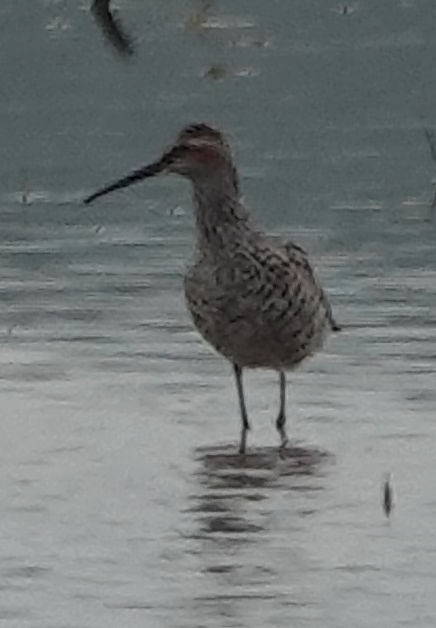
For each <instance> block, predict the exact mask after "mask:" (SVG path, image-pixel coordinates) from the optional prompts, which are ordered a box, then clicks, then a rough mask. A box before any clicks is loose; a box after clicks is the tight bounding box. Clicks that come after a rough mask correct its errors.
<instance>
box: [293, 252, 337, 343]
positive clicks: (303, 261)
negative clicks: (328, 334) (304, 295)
mask: <svg viewBox="0 0 436 628" xmlns="http://www.w3.org/2000/svg"><path fill="white" fill-rule="evenodd" d="M283 250H284V252H285V253H286V255H287V257H288V259H290V260H291V261H292V262H294V263H296V264H298V265H299V266H300V267H302V268H303V269H304V272H305V273H306V274H307V275H308V276H309V277H310V278H311V280H312V281H313V283H314V284H315V285H316V286H317V287H318V288H319V290H320V291H321V293H322V296H323V300H324V304H325V307H326V309H327V317H328V321H329V323H330V327H331V329H332V331H340V330H341V326H340V325H338V323H337V322H336V321H335V319H334V317H333V312H332V307H331V305H330V303H329V300H328V299H327V296H326V294H325V293H324V290H323V289H322V286H321V284H320V281H319V279H318V277H317V276H316V275H315V273H314V272H313V268H312V266H311V265H310V262H309V257H308V254H307V253H306V251H305V250H304V249H303V248H301V246H298V245H297V244H294V243H293V242H292V241H289V242H286V243H285V244H284V245H283Z"/></svg>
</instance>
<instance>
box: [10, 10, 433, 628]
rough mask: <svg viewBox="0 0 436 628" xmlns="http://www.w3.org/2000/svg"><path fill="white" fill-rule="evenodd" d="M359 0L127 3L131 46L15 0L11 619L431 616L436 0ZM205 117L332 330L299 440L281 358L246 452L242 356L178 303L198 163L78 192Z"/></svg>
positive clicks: (257, 394)
mask: <svg viewBox="0 0 436 628" xmlns="http://www.w3.org/2000/svg"><path fill="white" fill-rule="evenodd" d="M350 6H351V8H352V9H353V10H352V11H350V12H349V13H348V14H347V15H342V14H341V12H340V11H338V8H340V5H339V4H338V5H336V4H335V3H334V2H332V3H326V2H325V1H324V0H322V1H321V0H318V1H313V2H301V3H288V2H284V1H283V2H275V3H264V2H260V1H258V0H250V1H248V0H247V1H245V2H242V1H241V2H237V3H235V2H230V1H228V2H225V1H220V2H218V1H216V2H215V3H212V5H211V7H210V9H209V10H208V11H206V12H205V13H201V11H200V8H201V3H194V2H188V1H186V2H181V1H180V0H178V1H177V2H176V1H175V0H174V1H170V0H167V1H166V2H165V3H155V2H151V1H147V2H139V1H135V0H124V1H123V2H121V1H120V2H119V16H120V17H121V18H122V19H123V22H124V24H125V28H126V29H127V30H128V31H129V32H131V33H132V34H133V35H134V36H135V37H136V40H137V45H136V54H135V56H134V57H133V58H132V59H131V60H127V61H126V60H124V59H121V58H119V57H117V55H116V53H115V52H113V51H112V50H111V48H110V47H109V44H108V43H106V42H105V41H104V38H103V35H102V34H101V33H100V31H99V30H98V27H97V25H96V24H95V22H94V21H93V19H92V17H91V15H90V14H89V12H88V11H87V10H86V7H81V6H80V5H78V3H76V2H68V1H64V2H62V1H55V0H52V1H50V0H44V1H42V0H41V1H36V2H32V3H29V2H26V1H24V0H3V1H2V3H1V7H0V16H1V17H2V38H1V44H0V46H1V54H0V66H1V68H0V69H1V76H2V89H3V98H2V99H1V102H0V120H1V127H2V129H3V134H2V142H1V144H0V156H1V160H0V164H1V166H0V168H1V174H2V176H1V187H0V215H1V224H2V229H1V233H0V259H1V264H0V292H1V296H2V308H0V337H1V339H2V352H1V356H0V390H1V395H2V397H1V400H2V412H1V419H2V420H1V423H0V425H1V438H0V450H1V451H0V460H1V474H0V505H1V511H2V518H1V523H0V587H1V590H2V595H1V596H0V619H2V620H3V621H5V622H7V625H8V626H17V627H18V626H19V627H20V628H21V627H23V626H24V627H27V626H28V627H32V628H33V627H35V628H60V627H61V626H62V628H79V627H80V628H100V627H101V626H105V627H106V626H112V625H113V626H121V625H122V626H127V627H129V628H130V627H136V626H138V627H139V626H141V627H142V626H147V627H151V628H153V627H155V626H156V627H157V626H159V627H160V626H165V627H171V626H174V627H185V626H186V627H187V628H188V627H190V628H191V627H198V628H200V627H204V628H212V627H215V626H216V627H220V628H221V627H224V626H225V627H240V626H241V627H242V626H244V627H245V626H250V628H254V627H259V628H260V627H262V628H263V627H264V626H285V625H295V626H308V627H311V628H312V627H314V626H318V625H322V626H323V627H327V628H341V627H344V628H345V627H347V628H348V627H349V626H353V627H357V628H360V627H369V626H371V628H374V627H376V626H383V627H384V626H390V627H393V626H407V625H413V626H420V627H422V626H434V624H435V621H436V602H435V596H434V591H435V588H436V560H435V553H436V532H435V527H434V521H435V517H436V498H435V492H434V484H435V472H434V450H435V447H436V429H435V414H436V412H435V411H436V392H435V388H434V380H435V372H436V348H435V347H436V314H435V303H436V281H435V279H436V258H435V252H434V251H435V248H434V240H435V236H436V226H435V223H434V222H433V219H432V215H431V211H430V202H431V198H432V194H433V190H432V185H431V183H432V178H433V176H434V173H435V172H434V171H435V167H436V166H435V164H433V163H432V161H431V158H430V152H429V147H428V145H427V143H426V140H425V136H424V127H428V128H436V117H435V107H434V101H435V98H436V82H435V77H434V58H435V54H436V43H435V41H434V32H433V31H434V24H435V19H436V5H435V4H434V2H433V1H432V0H428V1H426V0H419V1H418V0H415V1H413V0H386V1H384V2H383V3H380V2H378V1H376V0H373V1H370V0H368V1H361V2H356V3H352V4H351V5H350ZM199 11H200V13H199ZM214 67H218V68H221V70H220V71H218V72H217V71H212V72H211V71H210V70H211V68H212V69H213V68H214ZM195 120H205V121H209V122H212V123H215V124H216V125H218V126H219V127H221V128H223V129H225V130H226V131H227V132H228V133H229V135H230V137H231V140H232V144H233V145H234V147H235V153H236V156H237V160H238V163H240V166H241V176H242V180H243V187H244V194H245V197H246V199H247V202H248V203H249V204H250V205H251V206H252V208H253V212H254V213H255V215H256V217H257V218H258V220H259V222H261V223H262V224H264V225H265V227H266V228H268V229H269V230H270V231H272V232H274V233H281V234H284V235H285V236H287V237H292V238H293V239H294V240H295V241H297V242H298V243H299V244H300V245H302V246H304V247H305V248H306V249H308V250H309V251H310V252H311V256H312V259H313V260H314V262H315V263H316V266H317V268H318V270H319V274H320V275H321V277H322V280H323V282H324V284H325V286H326V288H327V290H328V292H329V295H330V297H331V301H332V303H333V307H334V311H335V315H336V318H337V319H338V320H339V321H340V322H342V323H343V324H344V330H343V332H342V333H341V334H338V335H335V336H334V337H332V338H331V339H330V341H329V343H328V345H327V347H326V349H325V351H323V352H322V353H320V354H319V355H318V356H316V357H315V358H313V359H312V360H311V361H309V362H307V364H305V365H304V368H302V369H301V370H300V371H298V372H296V373H294V374H292V376H290V378H289V379H290V384H289V415H290V417H289V419H290V421H289V422H290V426H289V431H290V433H291V435H292V437H293V438H292V445H291V447H290V449H289V451H288V452H287V453H286V455H284V456H280V455H279V453H278V451H277V441H278V438H277V435H276V433H275V429H274V425H273V423H274V418H275V413H276V411H277V405H278V387H277V381H276V379H277V378H276V376H274V374H271V373H267V372H266V373H260V372H259V373H248V374H247V378H246V382H247V383H246V394H247V400H248V405H249V411H250V417H251V420H252V424H253V430H252V431H251V432H250V433H249V441H248V442H249V453H248V455H247V456H246V457H240V456H237V455H236V444H237V440H238V435H239V422H238V411H237V404H236V398H235V397H236V395H235V391H234V384H233V381H232V376H231V370H230V368H229V367H228V365H227V364H226V363H225V362H224V361H223V360H221V359H220V358H219V357H217V356H215V354H214V353H213V352H211V350H210V349H209V348H208V347H207V346H205V345H204V344H203V343H202V341H201V340H200V338H199V336H198V335H197V334H196V332H195V331H194V330H193V328H192V325H191V323H190V321H189V318H188V315H187V313H186V311H185V307H184V303H183V295H182V287H181V285H182V277H183V272H184V267H185V263H186V260H187V259H189V256H190V254H191V249H192V238H193V233H192V231H193V229H192V216H191V211H190V198H189V190H188V188H187V186H186V184H185V183H184V182H183V181H180V180H177V179H162V180H159V179H157V180H156V181H152V182H149V183H148V184H147V185H146V184H144V185H142V186H140V187H139V186H138V187H136V188H133V187H132V188H129V190H126V191H124V192H119V193H117V194H114V195H112V196H108V197H107V198H105V199H102V200H101V201H99V202H98V203H96V204H95V205H92V206H91V207H83V206H82V205H81V203H80V199H81V198H82V197H83V196H84V195H85V194H86V193H89V192H90V191H92V190H94V189H95V188H96V187H98V186H100V185H101V184H102V183H105V182H106V181H108V180H111V179H112V178H114V177H118V176H119V175H122V174H124V173H125V172H127V171H128V170H129V169H130V168H132V167H134V166H136V165H138V164H139V163H141V162H143V161H146V160H148V159H153V158H155V157H156V156H157V155H158V154H159V152H160V150H161V149H162V147H163V146H165V145H166V144H167V143H168V142H170V141H171V140H172V139H173V138H174V135H175V133H177V132H178V131H179V129H180V128H181V127H182V126H183V125H184V124H186V123H188V122H191V121H195ZM386 472H392V473H393V484H394V488H395V492H396V501H397V503H396V507H395V509H394V512H393V515H392V517H391V520H390V521H387V520H386V518H385V516H384V514H383V511H382V507H381V501H380V497H381V496H380V491H381V483H382V479H383V476H384V474H385V473H386Z"/></svg>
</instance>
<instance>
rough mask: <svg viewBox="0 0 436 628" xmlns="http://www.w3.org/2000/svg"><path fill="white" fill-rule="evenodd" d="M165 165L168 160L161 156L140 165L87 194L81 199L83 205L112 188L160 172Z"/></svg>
mask: <svg viewBox="0 0 436 628" xmlns="http://www.w3.org/2000/svg"><path fill="white" fill-rule="evenodd" d="M167 165H168V160H167V159H165V158H164V157H162V159H159V160H158V161H155V162H153V163H152V164H149V165H148V166H141V168H137V169H136V170H133V172H131V173H130V174H128V175H127V176H125V177H123V178H122V179H118V181H114V183H109V185H106V186H105V187H103V188H101V189H100V190H97V191H96V192H94V193H93V194H90V196H87V197H86V198H85V199H83V202H84V203H85V205H88V204H89V203H92V201H95V199H96V198H99V197H100V196H104V195H105V194H110V192H113V191H114V190H120V189H121V188H126V187H128V186H129V185H131V184H132V183H137V182H138V181H142V179H146V178H148V177H154V176H155V175H157V174H159V173H160V172H162V171H163V170H164V169H165V167H166V166H167Z"/></svg>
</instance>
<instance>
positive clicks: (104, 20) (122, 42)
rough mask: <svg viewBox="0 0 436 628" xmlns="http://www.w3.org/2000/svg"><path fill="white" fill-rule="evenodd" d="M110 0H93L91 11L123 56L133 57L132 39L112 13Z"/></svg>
mask: <svg viewBox="0 0 436 628" xmlns="http://www.w3.org/2000/svg"><path fill="white" fill-rule="evenodd" d="M109 4H110V0H93V3H92V5H91V11H92V13H93V14H94V17H95V19H96V21H97V23H98V25H99V26H100V27H101V29H102V31H103V33H104V34H105V36H106V38H107V39H108V40H109V41H110V43H111V44H112V45H113V46H114V48H115V49H116V50H117V51H118V52H119V53H120V54H122V55H126V56H129V57H130V56H131V55H132V54H133V52H134V47H133V42H132V39H131V37H129V36H128V35H127V33H126V32H125V31H124V29H123V27H122V25H121V23H120V21H119V20H118V19H117V18H116V17H115V15H114V13H113V12H111V10H110V7H109Z"/></svg>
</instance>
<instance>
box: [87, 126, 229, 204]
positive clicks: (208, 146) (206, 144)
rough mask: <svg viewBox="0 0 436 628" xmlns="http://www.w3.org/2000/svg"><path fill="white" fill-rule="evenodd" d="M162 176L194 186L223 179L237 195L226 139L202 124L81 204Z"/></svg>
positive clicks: (184, 131)
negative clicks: (178, 177) (184, 179)
mask: <svg viewBox="0 0 436 628" xmlns="http://www.w3.org/2000/svg"><path fill="white" fill-rule="evenodd" d="M163 173H176V174H179V175H182V176H184V177H187V178H188V179H190V180H191V181H193V182H194V183H195V182H197V181H201V180H203V181H204V180H206V181H207V180H208V179H209V180H212V179H215V180H216V179H220V178H221V179H223V180H224V179H226V181H227V184H228V185H229V186H231V187H232V188H233V191H234V193H235V194H238V193H239V182H238V176H237V173H236V170H235V168H234V166H233V162H232V155H231V151H230V147H229V145H228V143H227V140H226V139H225V138H224V136H223V135H222V133H220V131H218V130H217V129H214V128H212V127H210V126H208V125H206V124H192V125H190V126H187V127H185V128H184V129H183V130H182V131H181V132H180V133H179V135H178V136H177V139H176V141H175V142H174V144H172V145H171V146H170V147H169V148H168V149H167V150H165V151H164V153H163V155H162V156H161V157H160V158H159V159H158V160H157V161H154V162H152V163H150V164H147V165H146V166H141V167H140V168H137V169H136V170H134V171H133V172H131V173H130V174H128V175H127V176H125V177H123V178H121V179H118V180H117V181H115V182H114V183H110V184H109V185H107V186H105V187H103V188H101V189H100V190H97V191H96V192H94V193H93V194H91V195H90V196H88V197H87V198H86V199H85V200H84V202H85V203H91V202H92V201H94V200H95V199H96V198H98V197H100V196H104V195H105V194H109V193H110V192H113V191H114V190H118V189H120V188H124V187H128V186H129V185H131V184H132V183H136V182H138V181H142V180H143V179H146V178H149V177H154V176H156V175H158V174H163Z"/></svg>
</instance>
